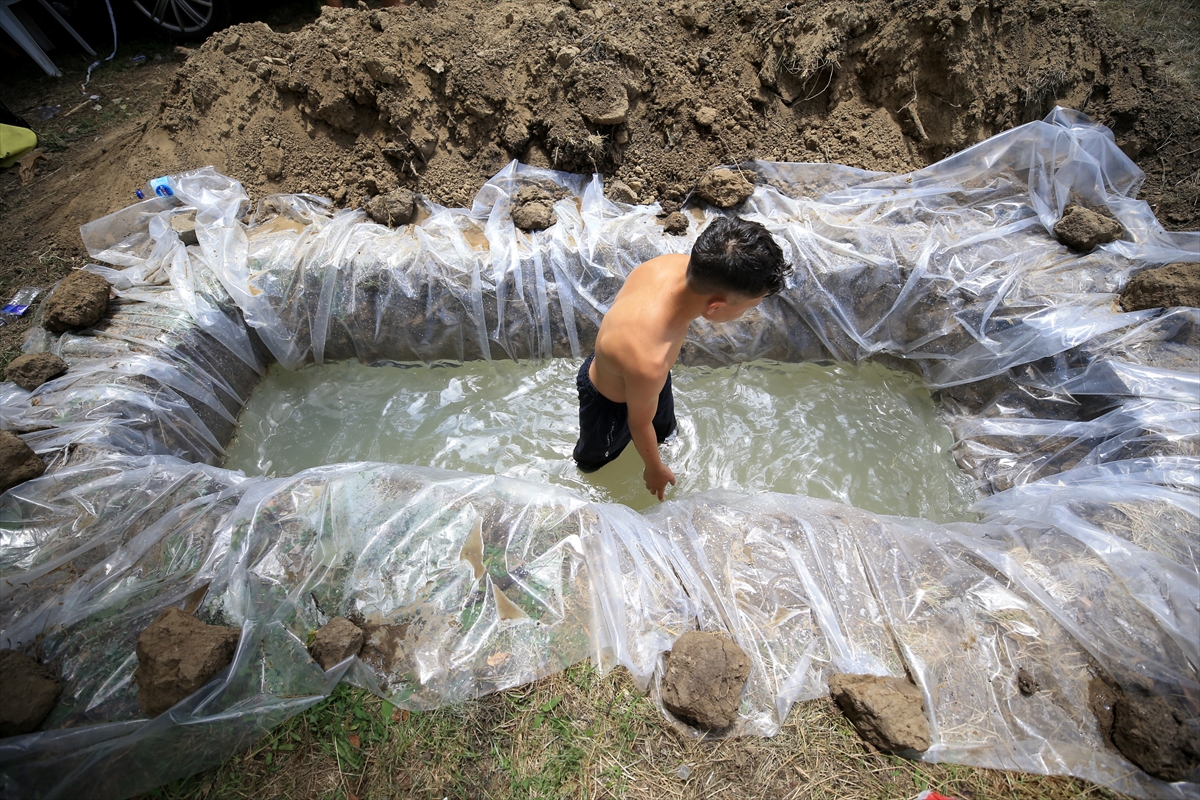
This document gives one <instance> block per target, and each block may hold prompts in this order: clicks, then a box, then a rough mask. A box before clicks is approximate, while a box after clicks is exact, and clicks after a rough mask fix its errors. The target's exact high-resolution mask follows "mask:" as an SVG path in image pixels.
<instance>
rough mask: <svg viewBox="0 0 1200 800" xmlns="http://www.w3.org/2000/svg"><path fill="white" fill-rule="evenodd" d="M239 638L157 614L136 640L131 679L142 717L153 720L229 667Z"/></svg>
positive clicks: (177, 615)
mask: <svg viewBox="0 0 1200 800" xmlns="http://www.w3.org/2000/svg"><path fill="white" fill-rule="evenodd" d="M241 633H242V632H241V630H239V629H238V628H225V627H221V626H218V625H205V624H204V623H203V622H201V621H200V620H198V619H196V618H195V617H193V616H191V615H190V614H187V613H186V612H184V611H183V610H181V609H178V608H174V607H172V608H168V609H167V610H166V611H164V612H163V613H162V614H160V615H159V616H158V619H156V620H154V622H153V623H151V624H150V626H149V627H147V628H146V629H145V630H144V631H142V633H141V635H140V636H138V640H137V657H138V666H137V671H136V672H135V673H134V676H133V677H134V680H135V681H136V682H137V687H138V702H139V703H140V704H141V707H142V712H143V713H145V714H146V715H147V716H151V717H156V716H158V715H159V714H161V713H162V712H164V711H166V710H167V709H169V708H171V706H173V705H175V704H176V703H178V702H179V701H180V700H182V699H184V698H185V697H187V696H188V695H190V694H192V692H195V691H196V690H197V689H199V688H200V687H202V686H203V685H204V684H206V683H208V682H209V681H210V680H212V679H213V677H214V676H216V674H217V673H218V672H220V671H221V670H223V669H224V668H225V667H227V666H229V663H230V662H231V661H233V653H234V650H235V649H236V648H237V643H238V639H239V638H240V636H241Z"/></svg>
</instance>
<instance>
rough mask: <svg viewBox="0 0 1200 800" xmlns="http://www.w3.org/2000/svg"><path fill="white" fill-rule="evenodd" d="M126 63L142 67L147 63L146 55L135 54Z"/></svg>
mask: <svg viewBox="0 0 1200 800" xmlns="http://www.w3.org/2000/svg"><path fill="white" fill-rule="evenodd" d="M125 63H127V64H128V65H129V66H131V67H140V66H142V65H143V64H145V63H146V56H134V57H133V58H131V59H129V61H127V62H125Z"/></svg>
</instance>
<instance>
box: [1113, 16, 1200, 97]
mask: <svg viewBox="0 0 1200 800" xmlns="http://www.w3.org/2000/svg"><path fill="white" fill-rule="evenodd" d="M1098 7H1099V9H1100V13H1101V14H1102V15H1103V16H1104V19H1105V21H1106V22H1108V24H1109V25H1111V26H1112V27H1113V29H1115V30H1118V31H1129V32H1130V33H1133V34H1136V35H1137V36H1138V37H1139V38H1140V39H1141V40H1142V41H1143V42H1144V43H1145V44H1146V45H1148V46H1149V47H1151V48H1153V49H1154V52H1155V55H1156V56H1157V60H1158V64H1159V66H1160V67H1161V68H1162V70H1163V73H1164V74H1165V75H1166V76H1167V78H1168V79H1169V80H1170V81H1171V82H1172V83H1174V84H1175V85H1177V86H1182V87H1185V88H1188V89H1191V90H1193V91H1196V90H1200V3H1197V2H1195V0H1190V1H1189V0H1182V2H1181V0H1100V2H1099V4H1098Z"/></svg>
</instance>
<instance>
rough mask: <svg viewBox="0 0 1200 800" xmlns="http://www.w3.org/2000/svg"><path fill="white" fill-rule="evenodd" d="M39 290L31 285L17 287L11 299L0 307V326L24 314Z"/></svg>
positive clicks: (39, 292)
mask: <svg viewBox="0 0 1200 800" xmlns="http://www.w3.org/2000/svg"><path fill="white" fill-rule="evenodd" d="M41 291H42V290H41V289H38V288H36V287H33V286H23V287H21V288H20V289H18V290H17V293H16V294H14V295H13V298H12V300H9V301H8V303H7V304H6V305H5V306H4V308H0V327H3V326H5V325H7V324H8V323H9V322H10V321H11V320H15V319H17V318H18V317H21V316H24V314H25V312H26V311H28V310H29V307H30V306H31V305H33V301H34V300H35V299H36V298H37V296H38V295H39V294H41Z"/></svg>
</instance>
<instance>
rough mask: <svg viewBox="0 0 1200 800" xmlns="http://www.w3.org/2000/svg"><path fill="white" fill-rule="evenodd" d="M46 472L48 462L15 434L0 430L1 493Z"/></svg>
mask: <svg viewBox="0 0 1200 800" xmlns="http://www.w3.org/2000/svg"><path fill="white" fill-rule="evenodd" d="M45 471H46V462H44V461H42V459H41V457H40V456H38V454H37V453H35V452H33V450H31V449H30V448H29V445H27V444H25V440H24V439H22V438H21V437H20V436H17V435H16V434H15V433H9V432H8V431H4V430H0V493H2V492H7V491H8V490H9V489H11V488H12V487H14V486H16V485H17V484H19V483H24V482H25V481H28V480H32V479H33V478H36V477H37V476H39V475H41V474H42V473H43V472H45Z"/></svg>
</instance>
